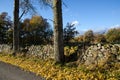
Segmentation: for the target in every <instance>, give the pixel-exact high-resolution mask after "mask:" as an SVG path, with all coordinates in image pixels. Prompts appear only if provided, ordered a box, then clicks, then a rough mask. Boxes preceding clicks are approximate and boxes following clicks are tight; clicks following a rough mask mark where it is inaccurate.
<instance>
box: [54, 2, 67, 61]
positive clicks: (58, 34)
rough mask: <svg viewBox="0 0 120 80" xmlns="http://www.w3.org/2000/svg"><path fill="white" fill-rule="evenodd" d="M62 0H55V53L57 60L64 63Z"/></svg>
mask: <svg viewBox="0 0 120 80" xmlns="http://www.w3.org/2000/svg"><path fill="white" fill-rule="evenodd" d="M61 2H62V0H53V12H54V54H55V60H56V62H59V63H64V61H65V57H64V45H63V22H62V4H61Z"/></svg>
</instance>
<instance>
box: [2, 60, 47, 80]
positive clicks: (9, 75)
mask: <svg viewBox="0 0 120 80" xmlns="http://www.w3.org/2000/svg"><path fill="white" fill-rule="evenodd" d="M0 80H45V79H44V78H42V77H40V76H36V75H35V74H34V73H31V72H25V71H23V70H21V69H20V68H18V67H15V66H13V65H10V64H6V63H4V62H1V61H0Z"/></svg>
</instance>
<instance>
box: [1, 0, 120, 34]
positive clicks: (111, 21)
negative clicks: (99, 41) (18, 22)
mask: <svg viewBox="0 0 120 80" xmlns="http://www.w3.org/2000/svg"><path fill="white" fill-rule="evenodd" d="M63 2H64V3H65V4H66V5H67V7H65V6H64V5H63V24H64V26H65V25H66V24H67V22H70V23H72V24H76V26H75V27H76V29H77V30H78V31H79V32H82V31H87V30H89V29H92V30H93V31H99V30H105V29H109V28H112V27H118V26H120V0H74V1H73V0H63ZM37 9H38V10H37V11H38V14H40V15H41V16H43V17H44V18H47V19H53V13H52V9H50V8H43V9H42V8H40V7H39V8H37ZM3 11H6V12H8V13H9V15H10V16H11V17H12V16H13V0H0V13H1V12H3ZM29 16H30V15H29V14H28V15H25V16H24V18H27V17H29ZM49 22H50V24H51V25H52V22H51V21H50V20H49Z"/></svg>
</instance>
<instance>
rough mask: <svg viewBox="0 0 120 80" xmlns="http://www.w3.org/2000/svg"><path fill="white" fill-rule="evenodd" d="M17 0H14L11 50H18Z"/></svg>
mask: <svg viewBox="0 0 120 80" xmlns="http://www.w3.org/2000/svg"><path fill="white" fill-rule="evenodd" d="M18 24H19V0H14V29H13V51H14V53H16V52H17V51H19V26H18Z"/></svg>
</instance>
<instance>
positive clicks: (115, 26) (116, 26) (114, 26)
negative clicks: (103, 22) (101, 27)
mask: <svg viewBox="0 0 120 80" xmlns="http://www.w3.org/2000/svg"><path fill="white" fill-rule="evenodd" d="M118 27H120V25H119V24H117V25H113V26H111V27H110V28H118Z"/></svg>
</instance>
